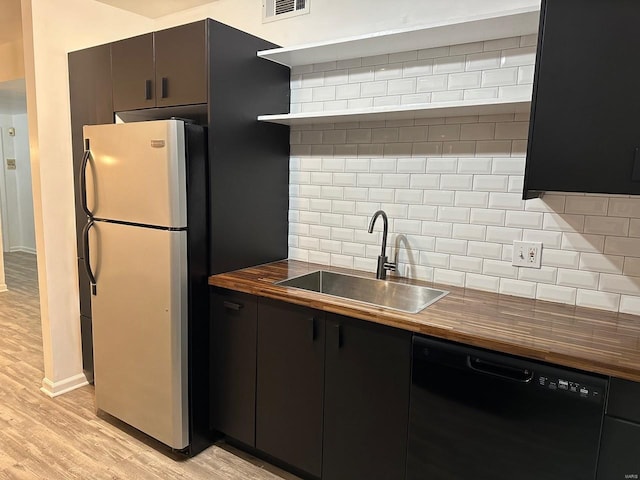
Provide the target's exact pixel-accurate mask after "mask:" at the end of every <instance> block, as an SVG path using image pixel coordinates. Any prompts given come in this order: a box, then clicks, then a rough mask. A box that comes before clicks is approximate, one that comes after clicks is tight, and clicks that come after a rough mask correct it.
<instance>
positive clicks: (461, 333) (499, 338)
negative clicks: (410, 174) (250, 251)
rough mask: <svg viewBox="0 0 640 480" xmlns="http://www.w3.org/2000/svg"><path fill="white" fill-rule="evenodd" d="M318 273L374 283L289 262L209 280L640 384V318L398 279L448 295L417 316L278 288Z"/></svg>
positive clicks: (249, 291)
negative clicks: (327, 273)
mask: <svg viewBox="0 0 640 480" xmlns="http://www.w3.org/2000/svg"><path fill="white" fill-rule="evenodd" d="M316 270H329V271H335V272H341V273H347V274H352V275H358V276H365V277H372V278H373V277H374V276H375V275H373V274H371V273H368V272H362V271H356V270H348V269H343V268H335V267H327V266H324V265H318V264H312V263H305V262H300V261H293V260H284V261H279V262H274V263H270V264H266V265H260V266H256V267H251V268H246V269H242V270H237V271H233V272H227V273H222V274H218V275H213V276H211V277H209V285H212V286H216V287H222V288H226V289H230V290H236V291H239V292H244V293H249V294H253V295H257V296H261V297H268V298H273V299H276V300H282V301H285V302H289V303H294V304H298V305H304V306H307V307H311V308H315V309H317V310H322V311H326V312H332V313H337V314H340V315H346V316H349V317H354V318H359V319H362V320H367V321H370V322H375V323H380V324H384V325H389V326H392V327H396V328H400V329H404V330H408V331H411V332H415V333H420V334H424V335H430V336H433V337H438V338H444V339H448V340H453V341H456V342H461V343H464V344H467V345H473V346H477V347H482V348H487V349H491V350H495V351H499V352H503V353H509V354H513V355H520V356H523V357H528V358H532V359H539V360H543V361H547V362H551V363H555V364H558V365H563V366H567V367H573V368H578V369H581V370H586V371H589V372H594V373H600V374H603V375H611V376H613V377H618V378H623V379H627V380H633V381H640V316H635V315H628V314H622V313H614V312H607V311H601V310H595V309H590V308H583V307H575V306H570V305H562V304H556V303H550V302H544V301H540V300H531V299H525V298H520V297H512V296H507V295H498V294H495V293H488V292H481V291H478V290H470V289H463V288H457V287H453V286H449V285H436V284H432V283H428V282H420V281H415V280H407V279H403V278H397V277H392V278H391V281H397V282H402V283H411V284H415V285H422V286H428V287H434V288H439V289H442V290H447V291H448V292H449V294H448V295H447V296H445V297H444V298H442V299H440V300H438V301H437V302H436V303H434V304H432V305H430V306H428V307H427V308H426V309H424V310H422V311H421V312H419V313H416V314H411V313H404V312H400V311H397V310H391V309H387V308H381V307H376V306H373V305H369V304H366V303H362V302H357V301H353V300H349V299H345V298H339V297H333V296H329V295H325V294H321V293H316V292H311V291H306V290H301V289H297V288H291V287H282V286H278V285H275V283H276V282H279V281H281V280H284V279H286V278H290V277H296V276H299V275H304V274H306V273H310V272H314V271H316Z"/></svg>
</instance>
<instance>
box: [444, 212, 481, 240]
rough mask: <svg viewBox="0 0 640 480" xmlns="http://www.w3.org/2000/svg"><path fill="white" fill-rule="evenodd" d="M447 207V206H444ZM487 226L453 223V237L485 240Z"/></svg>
mask: <svg viewBox="0 0 640 480" xmlns="http://www.w3.org/2000/svg"><path fill="white" fill-rule="evenodd" d="M443 208H446V207H443ZM486 230H487V227H485V226H484V225H470V224H459V223H456V224H454V225H453V234H452V236H453V238H457V239H459V240H475V241H483V240H484V238H485V235H486Z"/></svg>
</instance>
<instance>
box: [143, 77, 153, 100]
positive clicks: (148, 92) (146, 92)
mask: <svg viewBox="0 0 640 480" xmlns="http://www.w3.org/2000/svg"><path fill="white" fill-rule="evenodd" d="M152 86H153V85H152V83H151V80H147V81H146V82H145V84H144V98H145V99H146V100H151V98H153V97H152V96H151V95H152V94H153V93H152V91H151V87H152Z"/></svg>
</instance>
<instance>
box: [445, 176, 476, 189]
mask: <svg viewBox="0 0 640 480" xmlns="http://www.w3.org/2000/svg"><path fill="white" fill-rule="evenodd" d="M440 188H443V189H447V190H471V189H472V188H473V175H448V174H443V175H441V176H440Z"/></svg>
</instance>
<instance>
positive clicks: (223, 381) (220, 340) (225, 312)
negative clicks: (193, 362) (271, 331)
mask: <svg viewBox="0 0 640 480" xmlns="http://www.w3.org/2000/svg"><path fill="white" fill-rule="evenodd" d="M257 312H258V303H257V299H256V297H254V296H253V295H247V294H245V293H239V292H232V291H229V290H222V289H214V290H213V291H212V293H211V330H210V332H211V342H210V345H211V428H212V429H214V430H217V431H219V432H222V433H224V434H226V435H228V436H230V437H232V438H234V439H236V440H239V441H241V442H243V443H245V444H247V445H249V446H255V398H256V335H257V328H258V324H257V323H258V315H257Z"/></svg>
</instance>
